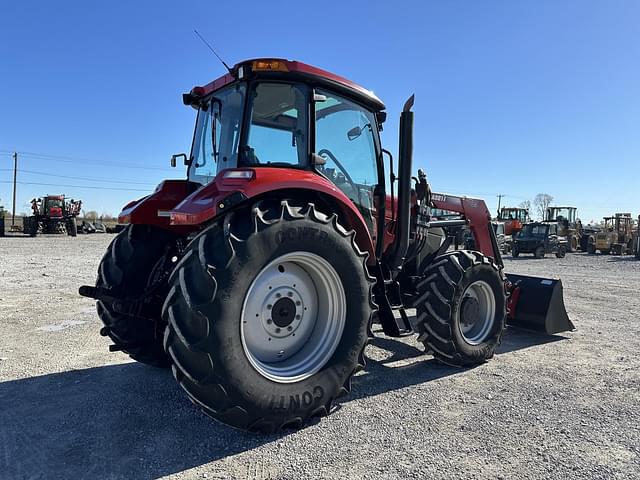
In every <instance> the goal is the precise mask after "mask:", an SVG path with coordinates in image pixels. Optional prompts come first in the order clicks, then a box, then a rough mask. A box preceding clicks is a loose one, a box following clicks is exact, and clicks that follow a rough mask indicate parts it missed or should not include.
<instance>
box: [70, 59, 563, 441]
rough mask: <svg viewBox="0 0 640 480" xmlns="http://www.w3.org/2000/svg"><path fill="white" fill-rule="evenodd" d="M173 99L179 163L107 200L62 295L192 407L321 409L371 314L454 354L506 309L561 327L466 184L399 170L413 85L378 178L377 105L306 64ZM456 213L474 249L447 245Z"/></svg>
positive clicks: (255, 421) (252, 411) (280, 417)
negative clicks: (443, 213) (183, 140)
mask: <svg viewBox="0 0 640 480" xmlns="http://www.w3.org/2000/svg"><path fill="white" fill-rule="evenodd" d="M183 101H184V103H185V104H186V105H188V106H191V107H193V108H194V109H195V110H196V111H197V120H196V127H195V134H194V138H193V143H192V147H191V152H190V154H189V155H186V154H179V155H174V156H173V157H172V165H174V166H175V164H176V160H177V159H178V158H183V160H184V163H185V165H187V167H188V169H187V178H186V179H185V180H167V181H164V182H163V183H161V184H160V185H159V186H158V188H157V189H156V190H155V191H154V192H153V193H152V194H150V195H148V196H146V197H144V198H142V199H140V200H136V201H133V202H131V203H129V204H128V205H126V206H125V207H124V209H123V211H122V212H121V213H120V216H119V222H120V223H123V224H129V225H128V226H127V227H126V228H125V230H124V231H123V232H121V233H120V234H119V235H118V236H117V237H116V238H115V239H114V240H113V242H112V243H111V245H110V246H109V249H108V251H107V253H106V254H105V256H104V258H103V259H102V262H101V264H100V267H99V274H98V279H97V282H96V286H95V287H89V286H83V287H81V289H80V293H81V294H82V295H84V296H87V297H91V298H94V299H96V300H97V309H98V314H99V316H100V318H101V319H102V321H103V323H104V327H103V328H102V330H101V334H102V335H105V336H108V337H109V338H110V339H111V340H112V341H113V343H114V344H113V345H112V346H111V347H110V348H111V350H113V351H115V350H122V351H124V352H126V353H128V354H129V355H130V356H131V357H132V358H134V359H135V360H138V361H141V362H144V363H149V364H152V365H157V366H169V365H171V367H172V369H173V373H174V376H175V378H176V380H177V381H178V382H179V384H180V385H181V386H182V388H183V389H184V390H185V391H186V392H187V395H188V396H189V398H190V399H191V400H192V401H193V402H194V403H195V404H196V405H198V406H199V407H200V408H201V409H202V410H203V411H204V412H205V413H207V414H208V415H210V416H212V417H214V418H215V419H218V420H220V421H222V422H224V423H227V424H229V425H232V426H234V427H238V428H243V429H250V430H258V431H263V432H273V431H278V430H280V429H283V428H296V427H301V426H304V425H305V424H307V423H308V422H309V421H310V420H311V419H312V418H313V417H317V416H322V415H326V414H328V413H329V412H330V411H331V408H332V405H333V403H334V401H335V399H336V398H338V397H339V396H341V395H343V394H345V393H348V392H349V391H350V389H351V378H352V376H353V374H354V373H355V372H357V371H358V370H360V369H362V368H363V367H364V364H365V355H364V349H365V345H366V343H367V341H368V339H369V338H370V337H371V336H372V332H371V325H372V323H373V322H379V323H380V324H381V327H382V330H383V331H384V333H385V334H386V335H388V336H391V337H399V336H404V335H408V334H411V333H412V332H413V329H414V328H415V329H416V330H417V333H418V335H419V340H420V341H421V342H423V343H424V345H425V347H426V351H427V352H428V353H430V354H432V355H434V356H435V357H436V358H437V359H438V360H440V361H442V362H444V363H446V364H448V365H455V366H460V367H465V366H471V365H476V364H479V363H482V362H484V361H486V360H487V359H489V358H491V357H492V356H493V354H494V352H495V350H496V347H497V346H498V345H499V343H500V340H501V338H502V335H503V332H504V330H505V323H506V322H508V321H509V322H513V323H514V324H519V325H522V326H525V327H527V328H535V329H541V330H544V331H546V332H547V333H556V332H560V331H565V330H571V329H573V325H572V324H571V322H570V320H569V319H568V317H567V315H566V311H565V309H564V304H563V301H562V290H561V288H562V287H561V283H560V282H559V281H557V280H547V279H539V278H531V277H521V276H515V275H514V276H509V277H508V278H507V277H505V274H504V273H503V264H502V259H501V257H500V252H499V251H498V249H497V243H496V239H495V234H494V230H493V228H492V227H491V216H490V214H489V211H488V210H487V208H486V205H485V204H484V202H483V201H482V200H477V199H472V198H461V197H454V196H449V195H441V194H432V193H431V190H430V188H429V185H428V183H427V180H426V176H425V175H424V173H423V172H422V171H419V172H418V175H417V176H416V177H415V178H413V180H412V175H411V172H412V130H413V113H412V112H411V111H410V109H411V107H412V105H413V97H411V98H410V99H409V100H408V101H407V102H406V104H405V105H404V109H403V111H402V114H401V117H400V148H399V150H400V152H399V161H398V170H399V172H398V176H397V177H396V175H395V174H394V172H393V159H392V158H391V153H389V152H388V151H387V150H384V149H383V148H382V146H381V143H380V137H379V132H380V130H382V125H383V123H384V121H385V118H386V113H385V111H384V110H385V106H384V104H383V103H382V102H381V101H380V100H379V99H378V98H377V97H376V96H375V95H373V93H371V92H370V91H368V90H366V89H364V88H362V87H360V86H358V85H356V84H354V83H352V82H350V81H349V80H346V79H344V78H342V77H339V76H336V75H333V74H331V73H329V72H326V71H323V70H320V69H318V68H315V67H312V66H309V65H305V64H303V63H300V62H295V61H287V60H281V59H259V60H250V61H246V62H242V63H239V64H238V65H236V66H234V67H233V68H232V69H231V70H230V72H229V73H228V74H226V75H224V76H223V77H221V78H219V79H217V80H215V81H214V82H211V83H209V84H208V85H206V86H204V87H195V88H193V89H192V90H191V92H190V93H188V94H185V95H184V96H183ZM385 155H387V156H388V157H389V164H390V165H391V171H387V172H385V162H384V156H385ZM387 177H389V178H390V179H391V182H390V183H391V191H387V187H386V185H385V183H386V179H387ZM396 182H397V189H398V194H397V196H396V195H395V194H394V192H393V189H394V187H395V184H396ZM412 182H415V183H413V184H412ZM412 187H413V188H412ZM432 209H442V210H447V211H452V212H458V213H459V214H460V216H459V218H456V219H450V220H447V219H445V220H436V219H433V218H432V217H431V210H432ZM465 225H466V226H468V228H469V229H470V230H471V231H472V233H473V235H474V237H475V245H476V248H477V250H478V251H467V250H459V251H449V250H450V249H449V247H450V245H451V242H452V237H451V235H449V234H448V232H449V231H450V229H452V228H458V227H460V226H465ZM411 308H415V309H416V311H417V315H416V319H415V322H414V325H412V324H411V323H410V321H409V317H408V315H407V312H406V310H407V309H411ZM394 313H398V315H394Z"/></svg>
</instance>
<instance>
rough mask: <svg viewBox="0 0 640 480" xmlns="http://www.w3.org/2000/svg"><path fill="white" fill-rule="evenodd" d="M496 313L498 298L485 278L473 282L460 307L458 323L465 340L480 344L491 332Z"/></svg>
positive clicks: (466, 290)
mask: <svg viewBox="0 0 640 480" xmlns="http://www.w3.org/2000/svg"><path fill="white" fill-rule="evenodd" d="M495 315H496V299H495V297H494V295H493V290H492V289H491V287H490V286H489V284H488V283H487V282H485V281H483V280H477V281H475V282H473V283H471V284H470V285H469V286H468V287H467V288H466V289H465V291H464V293H463V294H462V301H461V302H460V308H459V309H458V325H459V328H460V333H461V334H462V336H463V338H464V340H465V341H466V342H467V343H469V344H470V345H479V344H481V343H482V342H484V341H485V340H486V339H487V337H489V335H490V334H491V327H492V326H493V322H494V319H495Z"/></svg>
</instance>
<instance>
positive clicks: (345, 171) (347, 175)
mask: <svg viewBox="0 0 640 480" xmlns="http://www.w3.org/2000/svg"><path fill="white" fill-rule="evenodd" d="M318 155H320V156H321V157H322V156H325V155H326V156H327V157H329V158H330V159H331V161H332V162H333V163H335V164H336V166H337V167H338V168H339V169H340V172H342V174H343V175H344V178H345V179H346V180H347V182H349V183H350V184H351V186H352V187H353V188H354V189H356V190H357V187H356V184H355V183H354V181H353V179H352V178H351V175H349V173H348V172H347V170H346V169H345V168H344V167H343V166H342V163H340V161H339V160H338V159H337V158H336V156H335V155H334V154H333V153H331V151H329V150H328V149H326V148H323V149H322V150H320V151H319V152H318Z"/></svg>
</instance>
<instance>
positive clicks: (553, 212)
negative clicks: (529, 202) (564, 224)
mask: <svg viewBox="0 0 640 480" xmlns="http://www.w3.org/2000/svg"><path fill="white" fill-rule="evenodd" d="M575 214H576V211H575V209H573V208H567V207H549V210H548V217H549V221H552V222H553V221H561V220H568V221H569V222H574V221H575Z"/></svg>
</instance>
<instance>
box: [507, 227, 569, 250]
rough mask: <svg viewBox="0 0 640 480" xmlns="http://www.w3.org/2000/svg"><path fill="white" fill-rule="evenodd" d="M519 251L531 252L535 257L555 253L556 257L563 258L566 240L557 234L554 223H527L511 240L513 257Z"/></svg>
mask: <svg viewBox="0 0 640 480" xmlns="http://www.w3.org/2000/svg"><path fill="white" fill-rule="evenodd" d="M521 253H532V254H533V256H534V257H535V258H544V256H545V255H546V254H547V253H555V255H556V257H558V258H563V257H564V256H565V254H566V253H567V240H566V238H565V237H562V236H559V235H558V226H557V225H556V224H555V223H541V222H534V223H527V224H526V225H525V226H524V228H523V229H522V230H521V231H520V233H518V235H517V236H516V238H515V240H514V241H513V246H512V250H511V254H512V256H513V257H514V258H518V257H519V256H520V254H521Z"/></svg>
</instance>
